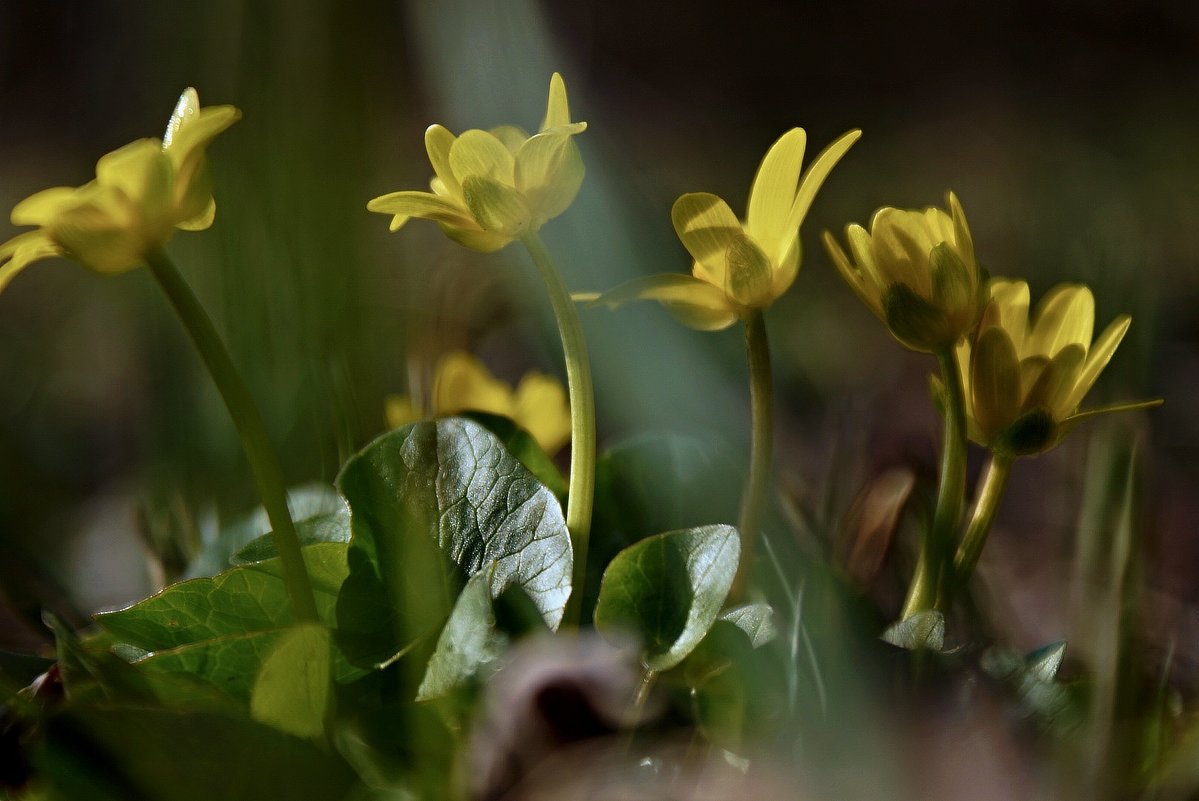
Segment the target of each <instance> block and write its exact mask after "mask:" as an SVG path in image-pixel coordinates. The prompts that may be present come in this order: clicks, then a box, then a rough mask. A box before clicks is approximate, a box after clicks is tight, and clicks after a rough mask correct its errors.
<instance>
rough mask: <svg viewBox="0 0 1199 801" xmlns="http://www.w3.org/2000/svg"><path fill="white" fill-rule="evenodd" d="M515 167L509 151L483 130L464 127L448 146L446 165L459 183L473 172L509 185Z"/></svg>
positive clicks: (514, 160)
mask: <svg viewBox="0 0 1199 801" xmlns="http://www.w3.org/2000/svg"><path fill="white" fill-rule="evenodd" d="M515 167H516V159H515V157H514V156H513V155H512V152H511V151H510V150H508V148H507V147H506V146H505V145H504V143H503V142H501V141H500V140H499V139H497V138H496V136H495V135H494V134H491V133H488V132H487V131H480V130H477V129H472V130H469V131H466V132H465V133H463V134H462V135H461V136H459V137H458V138H457V139H455V140H454V142H453V144H452V145H451V146H450V169H451V170H452V171H453V173H454V175H455V177H457V179H458V181H459V183H463V184H465V183H466V179H467V178H468V177H469V176H472V175H475V176H479V177H481V178H489V179H491V180H493V181H499V182H501V183H504V184H507V185H509V186H511V185H512V182H513V170H514V169H515Z"/></svg>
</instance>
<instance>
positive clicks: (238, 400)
mask: <svg viewBox="0 0 1199 801" xmlns="http://www.w3.org/2000/svg"><path fill="white" fill-rule="evenodd" d="M146 263H147V264H148V265H149V267H150V272H152V273H154V277H155V278H156V279H158V284H159V286H161V287H162V290H163V292H165V293H166V295H167V298H168V299H169V300H170V302H171V305H172V306H174V307H175V312H176V313H177V314H178V315H179V319H180V320H182V321H183V325H184V327H185V328H187V332H188V334H190V335H191V339H192V342H193V343H194V344H195V346H196V350H198V351H199V352H200V358H202V359H203V360H204V364H205V366H207V367H208V372H209V373H210V374H211V375H212V380H213V381H214V382H215V383H216V386H217V389H218V390H220V393H221V398H222V399H224V401H225V406H226V408H228V409H229V415H230V416H231V417H232V418H233V424H234V425H235V426H236V427H237V433H238V435H239V436H240V437H241V444H242V448H244V449H245V452H246V458H247V459H248V460H249V462H250V470H251V472H253V474H254V481H255V483H256V484H257V485H258V494H259V495H260V496H261V498H262V505H263V507H265V508H266V514H267V518H268V519H269V520H270V523H271V535H272V536H273V537H274V540H275V547H276V548H277V549H278V550H279V557H280V560H281V561H282V563H283V581H284V583H285V584H286V586H287V593H288V596H289V597H290V598H291V605H292V611H293V613H294V614H295V618H296V622H317V621H318V618H317V614H316V601H315V599H314V597H313V594H312V584H311V582H309V580H308V572H307V570H306V569H305V567H304V557H303V555H302V554H301V553H300V540H299V538H297V537H296V529H295V525H294V524H293V523H292V520H291V513H290V512H289V511H288V508H287V488H286V484H285V482H284V480H283V468H282V466H281V465H280V463H279V457H278V456H277V455H276V454H275V450H274V448H272V447H271V442H270V439H269V438H268V437H267V433H266V426H264V425H263V422H262V415H260V414H259V412H258V407H257V406H255V405H254V399H253V398H252V397H251V396H250V391H249V389H247V388H246V384H245V382H244V381H242V378H241V375H240V374H239V373H238V372H237V368H236V367H234V366H233V360H232V359H230V358H229V352H228V351H227V350H225V346H224V344H223V343H222V342H221V337H220V335H219V334H217V331H216V328H215V327H214V326H213V324H212V320H211V319H209V317H208V314H207V313H206V312H205V311H204V307H203V306H201V305H200V301H198V300H197V299H196V296H195V295H194V294H193V293H192V291H191V289H190V288H189V287H188V285H187V283H186V282H185V281H184V280H183V276H181V275H180V274H179V271H178V270H176V269H175V265H174V264H173V263H171V260H170V258H169V257H168V256H167V255H166V254H165V253H163V252H162V251H161V250H154V251H151V252H150V253H148V254H147V255H146Z"/></svg>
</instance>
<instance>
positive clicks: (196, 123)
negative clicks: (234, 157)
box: [162, 89, 241, 169]
mask: <svg viewBox="0 0 1199 801" xmlns="http://www.w3.org/2000/svg"><path fill="white" fill-rule="evenodd" d="M189 92H190V93H191V96H190V97H189V95H188V93H189ZM199 102H200V100H199V97H197V96H196V95H195V90H194V89H189V90H187V91H186V92H184V93H183V95H182V96H181V97H180V98H179V103H178V105H176V106H175V113H174V114H172V115H171V119H170V121H169V122H168V123H167V129H166V133H164V134H163V137H162V149H163V150H165V151H166V152H167V154H168V155H169V156H170V157H171V161H172V162H173V163H174V164H175V166H176V168H177V169H179V168H181V167H182V165H184V163H185V162H187V161H188V160H189V159H191V158H193V157H194V156H195V155H196V153H197V152H199V151H202V150H204V148H206V147H208V145H209V144H210V143H211V142H212V140H213V139H216V138H217V137H218V136H219V135H220V134H222V133H223V132H224V131H225V130H226V129H228V128H229V127H230V126H232V125H233V124H234V123H235V122H237V121H238V120H240V119H241V111H240V110H239V109H237V108H236V107H235V106H208V107H206V108H200V107H199Z"/></svg>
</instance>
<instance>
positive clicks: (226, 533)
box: [185, 484, 345, 578]
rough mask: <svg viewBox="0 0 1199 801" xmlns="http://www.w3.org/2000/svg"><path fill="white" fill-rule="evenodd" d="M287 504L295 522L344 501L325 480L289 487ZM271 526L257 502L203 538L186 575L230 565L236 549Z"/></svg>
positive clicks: (212, 573)
mask: <svg viewBox="0 0 1199 801" xmlns="http://www.w3.org/2000/svg"><path fill="white" fill-rule="evenodd" d="M287 506H288V508H289V509H290V510H291V518H292V520H294V521H296V523H297V524H298V523H301V522H303V521H305V520H308V519H309V518H314V517H320V516H322V515H326V514H333V513H336V512H337V511H338V510H339V509H344V508H345V501H343V500H342V498H341V496H340V495H338V494H337V491H336V490H335V489H333V488H332V487H330V486H328V485H326V484H309V485H305V486H301V487H293V488H292V489H290V490H288V492H287ZM270 530H271V524H270V521H269V520H268V519H267V515H266V509H264V508H262V507H261V506H259V507H258V508H257V509H255V510H254V511H253V512H251V513H250V514H248V515H246V516H244V517H241V518H239V519H237V520H235V521H234V522H233V523H232V524H230V525H227V526H224V527H222V528H221V530H220V532H219V533H218V534H217V535H216V536H215V537H214V538H212V539H211V541H209V542H206V543H205V544H204V547H203V549H202V550H201V551H200V553H199V554H198V555H197V556H196V558H195V559H193V560H192V562H191V564H190V565H188V566H187V573H186V575H185V578H200V577H203V576H215V575H216V574H217V573H220V572H221V571H223V570H227V569H228V568H230V567H232V566H233V562H232V561H231V559H232V556H233V554H234V553H235V552H237V551H238V550H239V549H241V548H243V547H245V546H246V545H248V544H249V543H250V542H252V541H254V540H256V539H258V538H259V537H261V536H263V535H264V534H268V533H270Z"/></svg>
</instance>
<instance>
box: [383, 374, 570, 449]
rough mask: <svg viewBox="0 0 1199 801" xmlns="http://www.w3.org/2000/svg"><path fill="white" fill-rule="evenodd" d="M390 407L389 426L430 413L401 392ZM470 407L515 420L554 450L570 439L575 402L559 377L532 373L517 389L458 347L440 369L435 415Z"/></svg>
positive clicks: (432, 406) (436, 379) (435, 385)
mask: <svg viewBox="0 0 1199 801" xmlns="http://www.w3.org/2000/svg"><path fill="white" fill-rule="evenodd" d="M386 411H387V424H388V425H389V426H390V427H392V428H398V427H400V426H402V425H407V424H408V423H412V422H415V421H417V420H421V419H423V418H424V417H425V416H426V415H425V414H424V413H423V412H422V411H421V410H420V409H419V408H418V407H417V404H415V403H414V402H413V401H412V399H411V398H409V397H406V396H400V395H393V396H391V397H389V398H388V399H387V409H386ZM466 411H478V412H487V413H489V414H498V415H501V416H503V417H507V418H509V419H510V420H512V421H514V422H515V423H517V424H518V425H519V426H521V428H523V429H525V430H526V431H528V432H529V433H530V434H531V435H532V436H533V439H535V440H537V444H538V445H540V446H541V449H542V450H544V451H545V452H546V453H549V454H553V453H555V452H556V451H558V449H560V448H561V447H562V446H563V445H565V444H566V443H567V442H569V441H570V406H569V404H567V401H566V390H564V389H563V388H562V384H561V382H559V381H558V379H556V378H554V377H552V376H548V375H545V374H543V373H536V372H531V373H526V374H525V376H524V377H523V378H521V380H520V383H519V384H517V385H516V390H515V391H513V389H512V387H511V386H509V385H508V384H506V383H504V382H503V381H500V380H499V379H498V378H496V377H495V376H493V375H492V374H491V372H490V371H489V370H488V369H487V368H486V367H485V366H484V365H483V363H482V362H481V361H479V360H478V359H476V358H475V357H474V356H472V355H470V354H469V353H465V352H463V351H453V352H451V353H447V354H446V355H445V356H443V357H442V359H441V361H440V362H439V363H438V365H437V369H436V370H435V371H434V375H433V392H432V397H431V398H430V409H429V413H430V415H431V416H433V417H442V416H445V415H452V414H458V413H460V412H466Z"/></svg>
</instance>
